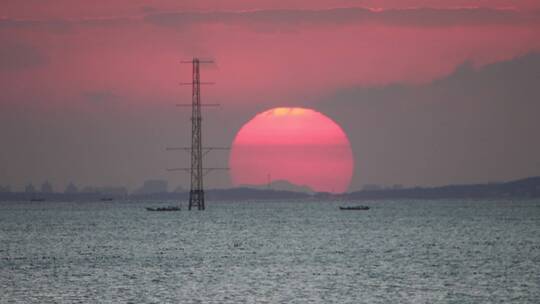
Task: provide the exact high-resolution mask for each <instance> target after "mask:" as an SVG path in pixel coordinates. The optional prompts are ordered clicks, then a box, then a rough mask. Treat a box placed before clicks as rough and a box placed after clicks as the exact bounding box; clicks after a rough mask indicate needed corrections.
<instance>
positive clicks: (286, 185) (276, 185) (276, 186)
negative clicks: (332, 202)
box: [240, 180, 315, 194]
mask: <svg viewBox="0 0 540 304" xmlns="http://www.w3.org/2000/svg"><path fill="white" fill-rule="evenodd" d="M240 188H250V189H258V190H277V191H291V192H302V193H310V194H312V193H314V192H315V191H313V189H311V188H310V187H308V186H306V185H302V186H300V185H296V184H293V183H291V182H289V181H286V180H275V181H272V182H271V183H270V184H266V185H240Z"/></svg>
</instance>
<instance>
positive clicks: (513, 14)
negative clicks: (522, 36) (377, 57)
mask: <svg viewBox="0 0 540 304" xmlns="http://www.w3.org/2000/svg"><path fill="white" fill-rule="evenodd" d="M539 19H540V18H539V16H538V14H530V13H525V12H519V11H515V10H500V9H490V8H463V9H435V8H419V9H390V10H381V11H374V10H370V9H365V8H357V7H351V8H334V9H325V10H287V9H285V10H258V11H246V12H162V13H153V14H148V15H147V16H146V18H145V20H146V21H148V22H150V23H153V24H156V25H160V26H171V27H184V26H188V25H194V24H203V23H220V24H228V25H245V26H257V25H259V26H298V25H310V24H311V25H317V24H327V25H343V24H364V23H366V24H370V23H371V24H383V25H395V26H414V27H445V26H458V25H488V24H529V23H538V22H539V21H540V20H539Z"/></svg>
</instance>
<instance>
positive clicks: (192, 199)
mask: <svg viewBox="0 0 540 304" xmlns="http://www.w3.org/2000/svg"><path fill="white" fill-rule="evenodd" d="M182 63H191V64H192V65H193V72H192V74H193V79H192V81H191V82H188V83H181V85H191V86H192V94H191V104H177V106H191V147H189V148H167V150H187V151H189V152H190V154H191V167H190V168H176V169H169V171H178V170H183V171H189V173H190V179H191V187H190V190H189V207H188V209H189V210H191V208H197V209H198V210H205V209H206V205H205V199H204V181H203V180H204V176H205V175H206V174H208V173H209V172H210V171H214V170H228V168H205V167H204V166H203V158H204V156H205V155H206V154H207V153H208V152H210V151H212V150H228V149H229V148H226V147H208V148H203V146H202V113H201V112H202V111H201V107H202V106H219V104H201V84H213V83H210V82H201V76H200V71H199V65H200V64H201V63H213V62H212V61H202V60H199V59H198V58H193V60H192V61H182ZM203 150H204V152H203Z"/></svg>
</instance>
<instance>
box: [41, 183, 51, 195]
mask: <svg viewBox="0 0 540 304" xmlns="http://www.w3.org/2000/svg"><path fill="white" fill-rule="evenodd" d="M52 192H53V187H52V185H51V183H49V182H48V181H45V182H44V183H43V184H41V193H52Z"/></svg>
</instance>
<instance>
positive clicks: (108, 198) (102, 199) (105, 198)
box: [101, 197, 113, 202]
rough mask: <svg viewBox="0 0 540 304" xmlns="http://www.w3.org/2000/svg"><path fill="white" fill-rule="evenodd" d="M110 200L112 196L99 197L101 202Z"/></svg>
mask: <svg viewBox="0 0 540 304" xmlns="http://www.w3.org/2000/svg"><path fill="white" fill-rule="evenodd" d="M112 200H113V198H112V197H102V198H101V201H102V202H110V201H112Z"/></svg>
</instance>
